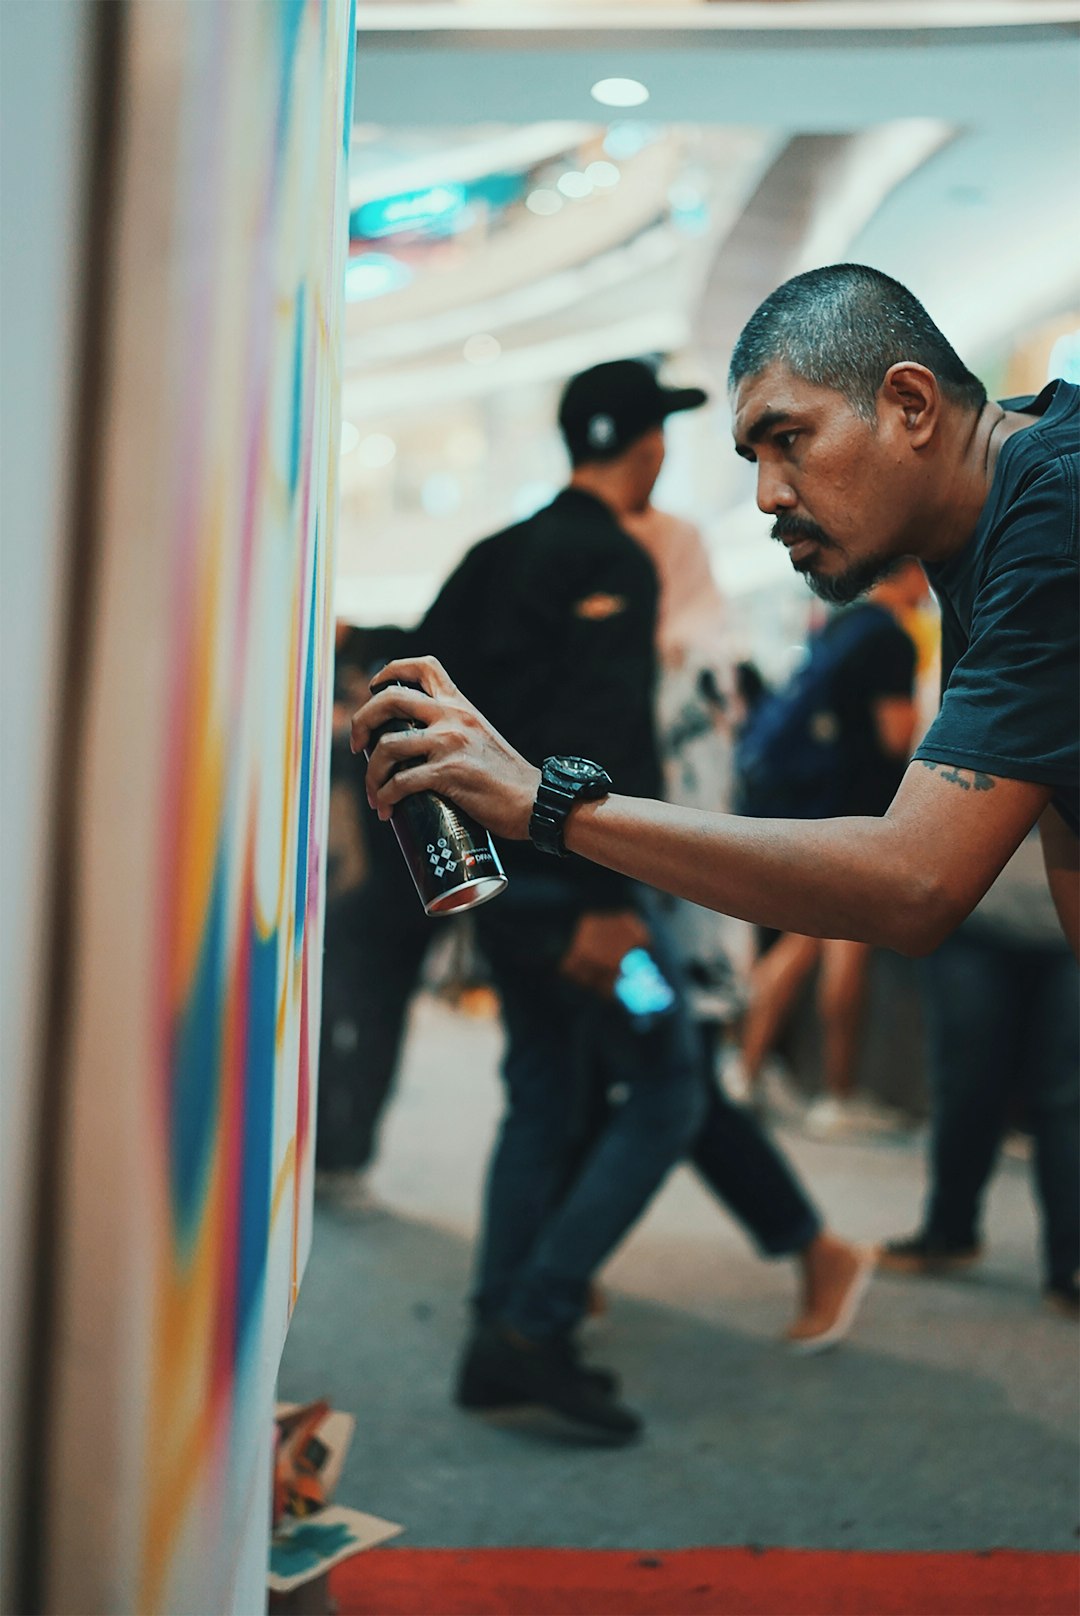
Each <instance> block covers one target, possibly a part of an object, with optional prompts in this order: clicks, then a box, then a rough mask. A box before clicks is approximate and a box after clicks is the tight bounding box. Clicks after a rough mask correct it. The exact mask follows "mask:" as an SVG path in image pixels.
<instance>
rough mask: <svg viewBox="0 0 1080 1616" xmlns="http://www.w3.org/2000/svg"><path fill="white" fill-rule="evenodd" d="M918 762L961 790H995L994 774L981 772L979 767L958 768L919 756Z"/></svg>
mask: <svg viewBox="0 0 1080 1616" xmlns="http://www.w3.org/2000/svg"><path fill="white" fill-rule="evenodd" d="M918 762H920V763H921V764H922V766H923V768H924V769H932V770H933V771H934V773H935V774H939V775H940V776H941V778H942V779H943V780H947V781H948V782H949V784H950V785H951V786H959V787H960V790H961V791H993V789H994V786H995V784H996V781H995V780H994V776H993V775H992V774H980V773H979V770H978V769H958V768H956V767H954V765H953V764H951V763H931V762H930V760H929V759H928V758H919V759H918Z"/></svg>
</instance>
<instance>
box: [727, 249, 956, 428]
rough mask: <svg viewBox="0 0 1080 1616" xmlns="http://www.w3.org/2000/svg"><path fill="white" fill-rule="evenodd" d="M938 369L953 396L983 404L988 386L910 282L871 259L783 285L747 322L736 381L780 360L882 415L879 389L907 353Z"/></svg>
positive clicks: (731, 382) (732, 377)
mask: <svg viewBox="0 0 1080 1616" xmlns="http://www.w3.org/2000/svg"><path fill="white" fill-rule="evenodd" d="M905 359H907V360H911V361H913V362H914V363H915V364H919V365H925V366H926V367H927V369H928V370H932V371H933V373H934V375H935V376H936V377H937V379H938V382H939V383H940V384H941V389H942V392H943V393H944V394H945V395H946V397H948V398H949V399H951V400H953V402H955V403H957V404H961V405H963V406H964V407H965V408H967V409H971V410H976V411H977V410H981V409H982V407H983V405H984V404H985V403H986V388H985V387H984V386H983V384H982V382H980V381H979V379H978V377H977V376H973V375H972V373H971V371H970V370H968V368H967V366H966V365H965V364H964V363H963V361H962V360H961V359H960V358H959V357H958V355H957V353H956V351H955V350H954V349H953V347H952V345H951V344H950V343H949V342H948V341H947V340H946V338H945V337H943V336H942V334H941V332H940V331H939V330H938V328H937V326H936V325H935V324H934V322H933V320H931V318H930V316H929V315H928V314H927V312H926V310H925V309H924V308H923V306H922V304H921V303H920V302H919V300H918V298H917V297H915V296H914V295H913V293H911V292H909V291H908V289H907V287H906V286H901V284H900V282H899V281H894V280H892V279H891V277H890V276H888V275H883V274H882V273H881V271H880V270H877V269H869V268H868V267H867V266H866V265H864V264H831V265H829V266H828V267H827V268H825V269H811V270H808V271H807V272H806V274H804V275H796V276H795V277H794V279H792V280H790V281H785V282H784V284H783V286H779V287H777V289H776V291H775V292H772V293H771V294H770V295H769V296H768V297H767V298H766V299H765V301H764V303H762V304H761V306H760V308H758V309H757V310H756V312H755V313H754V314H752V315H751V316H750V319H749V320H748V321H747V323H746V325H745V326H744V327H743V330H742V333H741V335H740V337H739V340H738V341H737V342H736V344H735V350H734V352H733V353H732V356H731V365H730V368H729V370H728V387H729V388H735V387H737V386H738V385H739V383H740V382H741V381H742V379H743V377H744V376H757V375H758V374H760V372H761V371H763V370H764V369H765V368H766V366H767V365H770V364H772V363H773V361H774V360H779V361H780V362H781V363H783V364H785V365H786V366H787V367H788V369H789V370H791V371H792V372H793V374H794V375H796V376H801V377H802V378H803V380H804V381H808V382H815V383H816V384H817V385H818V386H820V387H832V388H835V390H836V391H837V392H838V393H842V394H843V396H844V397H845V398H846V399H847V401H848V403H849V404H850V405H851V407H852V409H853V410H855V411H856V413H857V414H858V415H861V416H863V417H864V418H865V419H867V420H869V421H874V420H875V419H876V400H877V395H878V390H879V388H880V387H881V384H882V382H883V381H884V379H885V375H886V372H887V371H888V370H889V368H890V366H892V365H895V364H899V363H900V362H901V361H902V360H905Z"/></svg>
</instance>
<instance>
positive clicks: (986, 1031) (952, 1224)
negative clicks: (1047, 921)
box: [881, 931, 1024, 1273]
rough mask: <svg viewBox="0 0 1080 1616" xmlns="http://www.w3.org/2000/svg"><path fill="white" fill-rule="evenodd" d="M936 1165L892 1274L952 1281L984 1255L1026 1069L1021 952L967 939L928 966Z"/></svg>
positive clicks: (890, 1250)
mask: <svg viewBox="0 0 1080 1616" xmlns="http://www.w3.org/2000/svg"><path fill="white" fill-rule="evenodd" d="M923 988H924V1003H925V1010H926V1023H927V1046H928V1047H927V1054H928V1073H929V1080H930V1105H931V1117H930V1160H929V1185H928V1192H927V1202H926V1208H925V1212H924V1217H923V1224H922V1227H921V1229H919V1230H918V1231H917V1233H915V1234H914V1235H911V1236H909V1237H907V1238H903V1239H899V1240H893V1241H890V1242H888V1243H887V1244H886V1245H885V1246H884V1247H883V1249H882V1254H881V1264H882V1267H885V1268H890V1269H893V1270H896V1271H899V1272H910V1273H942V1272H946V1271H948V1270H950V1269H954V1268H959V1267H963V1266H965V1265H966V1264H968V1263H971V1262H974V1261H975V1260H976V1259H977V1258H978V1256H979V1254H980V1243H981V1233H980V1222H981V1214H982V1202H983V1194H984V1191H985V1189H986V1184H987V1181H988V1179H989V1177H990V1174H991V1171H992V1170H993V1167H994V1163H995V1161H996V1159H997V1154H998V1150H999V1148H1000V1145H1001V1141H1002V1138H1003V1137H1004V1133H1005V1128H1006V1122H1007V1118H1008V1101H1009V1090H1010V1087H1011V1085H1012V1083H1013V1081H1014V1079H1015V1075H1016V1072H1017V1070H1018V1066H1019V1062H1020V1060H1021V1058H1022V1057H1021V1028H1022V1022H1023V1015H1024V1005H1023V1001H1022V993H1021V991H1020V989H1019V987H1018V984H1017V982H1016V975H1015V971H1014V969H1013V951H1012V950H1011V949H1010V948H1008V947H1005V946H1003V945H999V944H997V943H995V942H994V941H992V940H989V939H988V938H986V937H984V936H982V935H978V934H974V933H970V932H964V931H959V932H956V933H954V934H953V936H952V937H950V938H948V939H947V941H946V942H944V943H943V944H942V945H941V947H940V948H938V949H937V950H936V951H935V952H934V953H933V954H931V955H930V956H929V957H928V958H927V959H926V960H925V961H924V962H923Z"/></svg>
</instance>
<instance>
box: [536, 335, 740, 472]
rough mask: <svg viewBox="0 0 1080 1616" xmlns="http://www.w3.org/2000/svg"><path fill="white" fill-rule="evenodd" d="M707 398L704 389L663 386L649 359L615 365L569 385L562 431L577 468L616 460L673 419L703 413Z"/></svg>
mask: <svg viewBox="0 0 1080 1616" xmlns="http://www.w3.org/2000/svg"><path fill="white" fill-rule="evenodd" d="M707 397H708V395H707V394H706V393H703V392H702V390H701V388H700V387H665V386H663V384H662V383H661V382H660V381H659V380H658V379H657V375H656V371H655V369H654V368H653V366H652V365H650V364H649V363H648V362H647V361H646V360H644V359H612V360H610V361H609V362H608V363H607V364H605V365H593V367H592V369H591V370H583V371H582V372H581V374H580V375H579V376H572V377H571V379H570V380H569V381H568V382H567V384H566V387H565V389H564V391H563V396H562V399H561V401H560V404H559V427H560V429H561V431H562V435H563V437H564V438H565V440H566V447H567V448H568V449H569V451H570V458H571V459H572V460H573V461H574V463H575V465H576V464H578V463H579V462H580V461H585V460H614V459H615V458H616V457H617V456H618V455H621V454H622V452H623V450H624V449H628V448H629V447H630V445H631V444H632V443H634V442H636V441H637V439H638V438H640V437H641V436H642V435H643V433H645V432H648V431H649V430H650V429H651V428H652V427H654V426H661V425H662V424H663V423H664V422H665V421H666V420H667V418H668V416H669V415H675V414H676V413H677V412H678V411H679V410H697V409H700V408H701V406H702V404H704V403H705V402H706V400H707Z"/></svg>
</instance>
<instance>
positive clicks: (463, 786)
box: [351, 657, 540, 841]
mask: <svg viewBox="0 0 1080 1616" xmlns="http://www.w3.org/2000/svg"><path fill="white" fill-rule="evenodd" d="M400 679H407V680H409V681H411V682H412V683H413V684H419V685H421V686H422V687H423V688H422V689H420V690H407V689H402V688H400V687H397V688H395V687H394V686H393V684H391V686H390V688H389V689H387V690H382V691H380V692H379V694H378V695H377V696H372V697H371V699H370V700H369V701H367V702H365V703H364V705H363V707H361V708H360V710H359V711H358V712H356V713H354V714H353V720H352V742H351V744H352V749H353V751H354V752H360V751H363V749H364V748H365V747H366V746H367V744H368V742H369V740H370V738H371V733H372V731H373V730H376V729H378V728H379V726H380V725H381V724H385V723H386V721H387V719H390V718H408V719H410V720H411V721H412V722H413V723H414V724H418V725H420V726H422V727H421V728H419V729H416V730H402V731H399V732H396V733H394V734H390V735H384V736H382V738H381V739H380V740H379V743H378V745H377V746H376V747H375V749H374V751H373V752H372V754H371V758H370V760H369V762H368V771H367V794H368V801H369V802H370V804H371V806H372V807H373V808H374V809H376V810H377V812H378V815H379V818H380V819H389V818H390V814H391V812H392V810H393V807H394V804H395V803H397V802H400V801H401V799H402V797H409V796H412V794H413V793H414V792H416V791H437V792H438V794H439V796H440V797H446V798H447V799H448V800H449V801H450V802H452V803H454V804H456V806H457V807H458V808H461V809H463V810H464V812H465V813H467V814H472V815H473V817H474V818H475V819H478V820H479V821H480V823H481V824H482V825H484V826H486V828H487V829H488V830H490V831H493V832H494V833H495V835H496V836H506V837H510V838H513V839H514V840H516V841H526V840H527V839H528V835H529V817H530V815H531V814H532V805H533V801H534V799H535V797H536V790H537V787H538V786H539V784H540V770H539V769H537V768H534V767H533V765H532V764H531V763H527V762H526V761H525V759H524V758H523V757H522V756H521V754H520V752H515V751H514V748H513V747H512V746H511V745H510V743H509V742H508V741H504V740H503V738H502V736H501V735H500V734H499V732H498V730H496V729H493V728H492V726H491V725H490V724H489V723H488V721H487V719H486V718H484V717H483V716H482V714H480V713H479V712H477V710H476V708H475V707H474V706H473V705H472V702H470V701H468V700H467V699H466V697H464V696H463V695H462V694H461V691H460V690H458V688H457V687H456V685H455V684H454V683H453V681H452V680H451V678H450V676H449V674H448V673H447V672H446V669H445V668H444V667H443V666H442V665H441V663H438V662H436V660H435V658H434V657H409V658H401V659H400V660H398V661H396V662H390V663H388V664H387V665H386V667H385V668H384V669H383V670H382V672H381V673H380V674H379V675H378V677H377V678H376V679H374V680H373V681H372V683H373V684H381V683H383V682H384V681H393V680H400ZM403 763H407V764H408V765H409V766H408V768H398V765H399V764H403ZM395 769H396V770H397V772H396V773H394V772H393V771H394V770H395Z"/></svg>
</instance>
